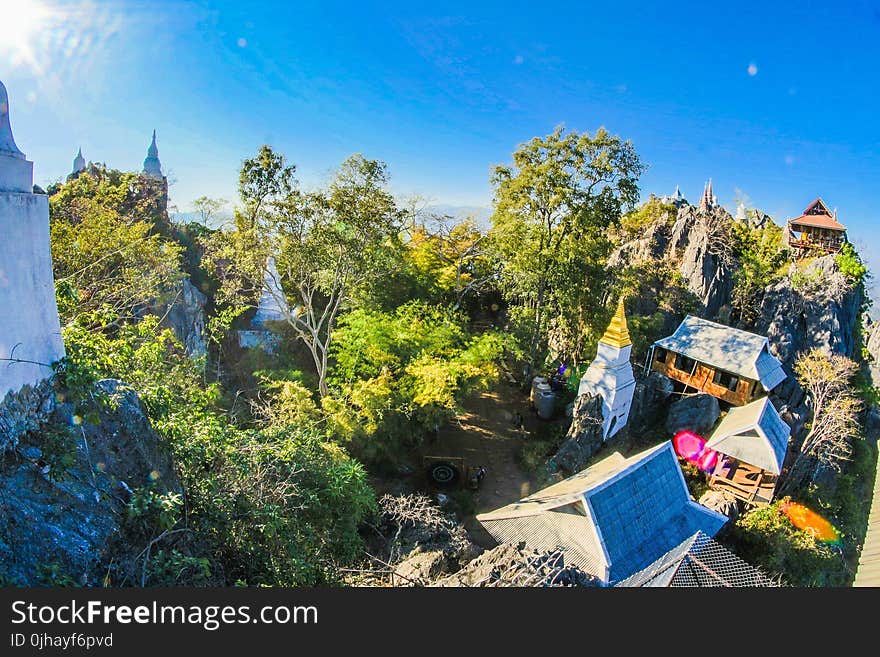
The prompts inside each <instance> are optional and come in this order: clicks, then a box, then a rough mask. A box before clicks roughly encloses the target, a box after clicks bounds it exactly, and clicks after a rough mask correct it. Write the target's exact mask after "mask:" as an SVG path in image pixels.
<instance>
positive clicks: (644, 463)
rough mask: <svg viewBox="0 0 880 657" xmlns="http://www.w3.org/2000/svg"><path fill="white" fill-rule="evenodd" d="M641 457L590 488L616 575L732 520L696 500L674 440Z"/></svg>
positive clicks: (612, 575)
mask: <svg viewBox="0 0 880 657" xmlns="http://www.w3.org/2000/svg"><path fill="white" fill-rule="evenodd" d="M639 457H641V458H639V460H638V461H637V462H635V463H633V464H632V465H631V466H630V467H629V468H627V470H626V471H624V472H622V473H621V474H620V475H618V476H615V477H614V478H613V479H610V480H608V481H606V482H604V483H603V484H602V485H600V486H598V487H597V488H596V489H594V490H592V491H589V492H588V493H587V502H588V506H589V509H590V514H591V515H592V517H593V520H594V522H595V524H596V527H597V528H598V530H599V536H600V540H601V544H602V546H603V548H604V550H605V553H606V555H607V560H608V563H609V565H610V572H609V580H611V581H617V580H619V579H623V578H624V577H628V576H629V575H631V574H632V573H633V572H635V571H636V570H638V569H640V568H644V567H645V566H646V565H648V564H649V563H651V562H652V561H654V560H655V559H657V558H658V557H659V556H660V555H662V554H664V553H665V552H667V551H668V550H669V549H670V547H672V546H674V545H677V544H678V543H680V542H681V541H682V540H683V539H684V538H685V537H686V536H689V535H691V534H693V533H694V532H695V531H697V530H698V529H700V528H703V529H706V530H707V531H710V532H711V533H712V534H713V535H714V534H715V532H717V531H718V529H720V528H721V525H723V524H724V522H725V521H726V520H727V519H726V518H724V516H720V514H715V513H714V512H712V511H709V509H705V508H704V507H701V506H700V505H698V504H696V503H694V502H692V501H691V499H690V493H689V492H688V489H687V484H686V483H685V481H684V477H683V475H682V473H681V469H680V468H679V465H678V459H677V458H676V456H675V453H674V451H673V449H672V443H671V442H665V443H663V444H662V445H660V446H659V447H656V448H653V449H651V450H649V451H648V452H643V453H642V454H641V455H639Z"/></svg>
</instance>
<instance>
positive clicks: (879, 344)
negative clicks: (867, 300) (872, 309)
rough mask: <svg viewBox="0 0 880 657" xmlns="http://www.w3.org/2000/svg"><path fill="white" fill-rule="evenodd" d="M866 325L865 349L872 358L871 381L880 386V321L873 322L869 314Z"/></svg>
mask: <svg viewBox="0 0 880 657" xmlns="http://www.w3.org/2000/svg"><path fill="white" fill-rule="evenodd" d="M864 325H865V349H866V350H867V352H868V356H869V358H870V360H869V362H868V369H869V371H870V373H871V383H872V384H873V385H874V387H877V388H880V322H872V321H871V318H870V317H868V316H867V315H866V316H865V318H864Z"/></svg>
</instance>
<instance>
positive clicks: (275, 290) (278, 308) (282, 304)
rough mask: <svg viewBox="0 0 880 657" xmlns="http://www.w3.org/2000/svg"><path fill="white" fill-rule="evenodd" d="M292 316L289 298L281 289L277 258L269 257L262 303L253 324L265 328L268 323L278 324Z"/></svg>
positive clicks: (258, 305) (258, 306)
mask: <svg viewBox="0 0 880 657" xmlns="http://www.w3.org/2000/svg"><path fill="white" fill-rule="evenodd" d="M289 315H290V307H289V306H288V305H287V298H286V297H285V296H284V291H283V290H282V289H281V276H280V275H279V274H278V267H277V266H276V265H275V258H274V257H273V256H269V258H268V260H267V261H266V276H265V279H264V280H263V292H262V294H261V295H260V303H259V304H257V312H256V314H255V315H254V319H253V320H252V322H251V324H253V326H254V327H256V328H263V327H265V325H266V322H277V321H281V320H284V319H286V318H287V317H288V316H289Z"/></svg>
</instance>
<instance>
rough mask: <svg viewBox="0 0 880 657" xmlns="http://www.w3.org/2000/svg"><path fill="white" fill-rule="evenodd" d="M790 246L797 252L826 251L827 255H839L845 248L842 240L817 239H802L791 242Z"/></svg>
mask: <svg viewBox="0 0 880 657" xmlns="http://www.w3.org/2000/svg"><path fill="white" fill-rule="evenodd" d="M788 244H789V246H790V247H791V248H792V249H793V250H796V251H803V252H810V251H824V252H825V253H837V252H838V251H840V249H841V248H842V247H843V240H842V239H815V238H801V239H796V240H789V243H788Z"/></svg>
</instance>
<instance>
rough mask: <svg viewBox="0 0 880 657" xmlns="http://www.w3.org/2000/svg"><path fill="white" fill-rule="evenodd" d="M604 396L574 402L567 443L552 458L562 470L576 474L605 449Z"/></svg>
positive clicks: (578, 399) (583, 398) (594, 396)
mask: <svg viewBox="0 0 880 657" xmlns="http://www.w3.org/2000/svg"><path fill="white" fill-rule="evenodd" d="M602 404H603V402H602V395H590V394H584V395H580V396H579V397H578V398H577V399H576V400H575V403H574V412H573V416H572V420H571V426H570V427H569V428H568V434H567V435H566V438H565V441H564V442H563V443H562V445H560V447H559V450H558V451H557V452H556V454H555V456H553V458H552V459H551V463H553V464H555V465H556V467H558V468H559V469H560V470H562V471H563V472H565V473H567V474H573V473H575V472H578V471H580V470H582V469H583V467H584V466H585V465H586V464H587V461H589V460H590V458H591V457H592V456H593V454H595V453H596V452H597V451H599V449H600V448H601V447H602V423H603V417H602Z"/></svg>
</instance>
